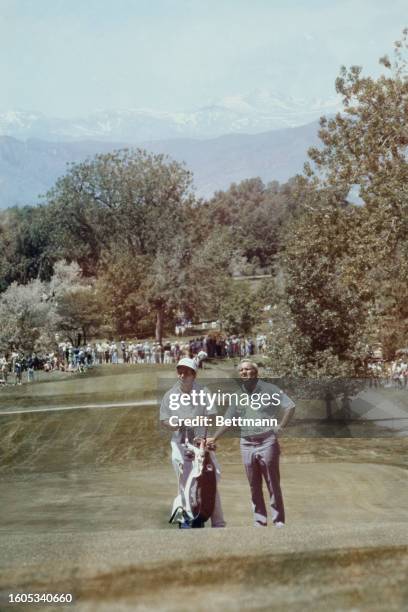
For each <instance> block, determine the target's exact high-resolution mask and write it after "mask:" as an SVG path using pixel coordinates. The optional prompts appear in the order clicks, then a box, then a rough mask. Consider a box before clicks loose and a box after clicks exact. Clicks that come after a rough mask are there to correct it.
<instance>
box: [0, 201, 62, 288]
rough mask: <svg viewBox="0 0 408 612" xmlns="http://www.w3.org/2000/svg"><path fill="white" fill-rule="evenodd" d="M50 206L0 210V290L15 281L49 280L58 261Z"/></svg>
mask: <svg viewBox="0 0 408 612" xmlns="http://www.w3.org/2000/svg"><path fill="white" fill-rule="evenodd" d="M51 236H52V230H51V223H50V219H49V216H48V211H47V209H46V207H44V206H39V207H29V206H25V207H23V208H17V207H14V208H9V209H7V210H5V211H2V212H1V213H0V244H1V247H2V248H1V250H0V291H4V290H5V289H6V288H7V287H8V286H9V285H10V284H11V283H13V282H17V283H27V282H28V281H30V280H32V279H34V278H37V277H38V278H40V279H41V280H48V279H49V278H50V276H51V273H52V264H53V262H54V261H55V257H54V254H53V251H52V249H51V246H50V245H51Z"/></svg>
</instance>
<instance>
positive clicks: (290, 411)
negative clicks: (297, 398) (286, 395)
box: [277, 406, 295, 433]
mask: <svg viewBox="0 0 408 612" xmlns="http://www.w3.org/2000/svg"><path fill="white" fill-rule="evenodd" d="M294 412H295V406H292V408H288V409H287V410H285V412H284V414H283V417H282V420H281V422H280V423H279V425H278V428H277V433H280V432H281V431H282V430H283V429H285V427H286V425H287V424H288V423H289V421H290V420H291V419H292V417H293V414H294Z"/></svg>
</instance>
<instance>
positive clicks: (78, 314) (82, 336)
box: [55, 286, 101, 346]
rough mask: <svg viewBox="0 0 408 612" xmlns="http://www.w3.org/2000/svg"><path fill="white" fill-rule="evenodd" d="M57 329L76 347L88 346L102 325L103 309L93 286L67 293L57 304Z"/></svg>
mask: <svg viewBox="0 0 408 612" xmlns="http://www.w3.org/2000/svg"><path fill="white" fill-rule="evenodd" d="M55 311H56V321H55V327H56V329H57V330H58V333H63V334H64V336H65V337H66V338H68V339H69V341H70V342H71V343H72V344H73V345H74V346H79V345H80V344H82V343H83V344H86V342H87V340H88V338H89V335H90V334H91V333H92V332H95V331H96V330H97V329H98V327H99V325H100V323H101V308H100V303H99V301H98V299H97V296H96V294H95V292H94V290H93V288H92V287H91V286H88V287H78V288H76V289H71V290H68V291H65V292H64V293H63V294H62V295H61V296H60V297H59V298H58V300H57V302H56V304H55Z"/></svg>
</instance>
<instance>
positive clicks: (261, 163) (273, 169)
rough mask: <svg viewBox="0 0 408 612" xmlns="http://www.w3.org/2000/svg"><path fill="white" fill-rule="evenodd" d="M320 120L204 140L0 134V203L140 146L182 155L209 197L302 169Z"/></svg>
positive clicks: (30, 198) (24, 200) (41, 190)
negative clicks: (85, 163) (92, 160)
mask: <svg viewBox="0 0 408 612" xmlns="http://www.w3.org/2000/svg"><path fill="white" fill-rule="evenodd" d="M317 130H318V123H317V122H313V123H310V124H308V125H304V126H300V127H294V128H285V129H280V130H272V131H269V132H264V133H261V134H253V135H252V134H251V135H246V134H229V135H225V136H220V137H218V138H212V139H207V140H198V139H189V138H183V139H181V138H175V139H169V140H157V141H148V142H142V143H140V145H135V144H132V145H129V144H126V143H124V142H123V143H120V142H116V143H113V142H100V141H83V142H47V141H44V140H39V139H29V140H26V141H21V140H17V139H16V138H12V137H9V136H0V208H7V207H8V206H14V205H24V204H35V203H38V202H39V196H40V195H41V194H45V193H46V192H47V190H48V189H50V188H51V187H52V186H53V184H54V183H55V180H56V179H57V178H58V177H59V176H62V175H63V174H64V173H65V172H66V169H67V163H69V162H79V161H82V160H84V159H86V158H87V157H92V156H94V155H96V154H97V153H107V152H108V151H112V150H114V149H118V148H122V147H126V146H128V147H132V146H133V147H135V146H141V147H143V148H146V149H148V150H149V151H152V152H154V153H166V154H168V155H170V156H171V157H172V158H174V159H176V160H177V161H183V162H185V163H186V164H187V167H188V168H189V169H190V170H192V172H193V173H194V184H195V186H196V191H197V195H199V196H203V197H210V196H211V195H212V194H213V193H214V192H215V191H217V190H220V189H227V188H228V187H229V185H230V184H231V183H232V182H239V181H241V180H243V179H246V178H251V177H255V176H259V177H261V178H262V180H263V181H265V182H269V181H272V180H278V181H280V182H283V181H286V180H287V179H289V178H290V177H291V176H294V175H295V174H296V173H299V172H301V171H302V168H303V164H304V162H305V161H306V157H307V155H306V152H307V149H308V148H309V147H310V146H313V145H315V144H317V142H318V138H317Z"/></svg>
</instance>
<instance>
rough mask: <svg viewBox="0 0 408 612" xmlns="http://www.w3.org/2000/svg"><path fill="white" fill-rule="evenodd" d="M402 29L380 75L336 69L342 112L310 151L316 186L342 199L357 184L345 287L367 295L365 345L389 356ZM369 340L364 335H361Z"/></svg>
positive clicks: (400, 150)
mask: <svg viewBox="0 0 408 612" xmlns="http://www.w3.org/2000/svg"><path fill="white" fill-rule="evenodd" d="M407 41H408V29H405V30H404V31H403V36H402V40H400V41H397V42H396V43H395V60H394V62H393V63H392V62H391V61H390V60H389V58H388V57H384V58H382V59H381V60H380V62H381V63H382V64H383V65H384V67H385V69H386V71H387V73H386V74H383V75H381V76H380V77H379V78H378V79H374V78H371V77H364V76H362V70H361V68H359V67H356V66H353V67H352V68H351V69H350V70H348V71H347V70H346V69H345V68H343V69H342V71H341V74H340V77H339V78H338V79H337V81H336V89H337V91H338V92H339V93H340V94H341V95H342V96H343V104H344V112H343V113H342V114H338V115H337V116H336V117H335V118H333V119H329V120H328V119H324V118H323V119H322V120H321V130H320V138H321V139H322V143H323V147H322V148H321V149H311V150H310V156H311V159H312V161H313V162H314V167H315V171H314V170H313V168H312V167H311V166H310V165H309V166H308V167H307V171H308V173H309V175H310V176H311V177H312V180H313V182H314V184H315V185H316V186H318V187H319V188H325V189H328V190H330V191H331V192H332V193H333V194H334V193H336V194H342V196H343V197H344V196H346V195H347V194H348V193H349V191H350V189H351V188H352V187H353V186H355V185H357V186H358V188H359V193H360V197H361V199H362V201H363V203H364V205H363V206H362V207H361V209H360V211H359V213H358V214H356V215H355V225H354V227H349V232H352V233H353V234H354V242H355V245H354V247H355V248H354V252H353V253H352V254H350V257H349V262H348V265H349V276H350V282H354V284H355V285H358V286H364V287H365V289H366V291H367V293H369V294H371V296H372V304H371V309H370V325H371V339H372V340H381V341H382V342H383V344H384V345H386V346H387V353H388V355H389V356H390V355H391V354H392V353H393V352H394V351H395V349H396V348H398V343H400V342H401V341H402V340H403V338H404V337H405V338H406V337H407V335H408V307H407V304H408V285H407V283H406V279H407V275H408V191H407V184H408V162H407V146H408V131H407V125H408V63H407V59H406V55H407V49H408V42H407ZM369 335H370V334H369Z"/></svg>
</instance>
